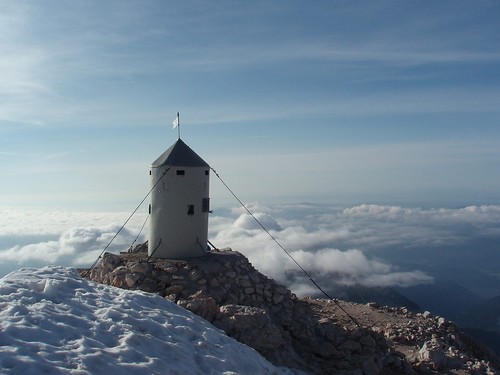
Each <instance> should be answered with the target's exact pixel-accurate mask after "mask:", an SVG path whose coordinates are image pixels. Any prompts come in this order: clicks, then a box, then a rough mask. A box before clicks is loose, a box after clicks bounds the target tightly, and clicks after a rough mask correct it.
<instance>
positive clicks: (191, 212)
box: [187, 204, 194, 216]
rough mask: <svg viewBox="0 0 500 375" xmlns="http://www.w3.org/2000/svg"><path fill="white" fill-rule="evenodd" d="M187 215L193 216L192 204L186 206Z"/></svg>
mask: <svg viewBox="0 0 500 375" xmlns="http://www.w3.org/2000/svg"><path fill="white" fill-rule="evenodd" d="M187 214H188V215H189V216H193V215H194V204H188V212H187Z"/></svg>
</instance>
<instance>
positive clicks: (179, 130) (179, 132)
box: [177, 112, 181, 139]
mask: <svg viewBox="0 0 500 375" xmlns="http://www.w3.org/2000/svg"><path fill="white" fill-rule="evenodd" d="M177 136H178V137H179V138H178V139H181V119H180V118H179V112H177Z"/></svg>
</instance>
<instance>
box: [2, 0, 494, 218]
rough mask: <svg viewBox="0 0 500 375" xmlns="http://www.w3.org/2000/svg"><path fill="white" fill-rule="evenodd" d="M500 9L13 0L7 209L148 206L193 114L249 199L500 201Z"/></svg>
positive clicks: (226, 173)
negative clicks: (175, 126) (156, 172)
mask: <svg viewBox="0 0 500 375" xmlns="http://www.w3.org/2000/svg"><path fill="white" fill-rule="evenodd" d="M499 18H500V4H499V3H498V2H495V1H481V2H472V1H440V2H433V1H425V2H411V1H377V2H372V1H318V2H299V1H276V2H260V1H252V2H229V1H228V2H226V1H219V2H216V3H213V2H204V1H183V2H170V1H169V2H167V1H106V2H102V1H86V2H61V1H44V2H43V3H40V2H38V1H10V2H8V1H5V2H1V3H0V50H1V57H0V71H1V72H2V74H1V75H0V98H1V100H0V170H1V174H0V206H14V207H18V206H30V207H32V206H36V207H44V208H49V209H55V208H57V209H65V210H73V209H74V210H77V209H78V210H81V209H92V210H95V209H106V210H125V211H127V210H129V209H132V208H133V207H135V204H136V203H138V202H139V201H140V200H141V199H142V197H143V196H144V195H145V193H146V192H147V191H148V189H149V176H148V170H149V169H148V168H149V164H150V163H151V162H152V161H153V160H154V159H156V157H157V156H158V155H160V154H161V153H162V152H163V151H164V150H165V149H166V148H168V147H169V146H170V145H171V144H172V143H173V142H175V140H176V138H177V133H176V132H175V131H174V130H171V122H172V120H173V119H174V117H175V113H176V112H177V111H179V112H180V114H181V132H182V133H181V135H182V138H183V139H184V141H185V142H186V143H187V144H189V145H190V146H191V147H192V148H193V149H194V150H195V151H197V152H198V153H199V154H200V155H201V156H202V157H203V158H204V159H205V160H206V161H207V162H208V163H209V164H210V165H211V166H212V167H213V168H215V169H216V170H217V171H218V172H219V173H220V175H221V176H222V177H223V178H224V179H225V180H226V182H227V183H228V184H229V185H230V186H231V187H232V188H233V190H235V191H236V192H237V193H238V194H239V195H240V197H241V199H242V200H244V201H261V202H269V203H279V202H302V201H311V202H329V203H391V204H392V203H394V204H400V203H403V204H408V205H432V206H446V205H456V206H465V205H469V204H491V203H493V204H498V203H500V121H499V120H500V85H499V83H500V73H499V72H500V46H499V44H498V40H500V26H499V25H498V19H499ZM211 189H212V202H213V203H212V204H213V205H217V204H223V203H225V202H227V201H231V199H232V198H231V197H230V196H229V195H228V193H227V192H226V191H225V190H224V188H223V187H222V185H221V184H220V183H219V182H218V181H217V180H216V179H215V177H213V178H212V183H211Z"/></svg>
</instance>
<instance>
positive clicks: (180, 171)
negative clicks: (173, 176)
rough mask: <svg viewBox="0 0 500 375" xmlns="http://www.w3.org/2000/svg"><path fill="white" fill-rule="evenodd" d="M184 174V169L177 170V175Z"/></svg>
mask: <svg viewBox="0 0 500 375" xmlns="http://www.w3.org/2000/svg"><path fill="white" fill-rule="evenodd" d="M185 174H186V171H185V170H184V169H178V170H177V176H184V175H185Z"/></svg>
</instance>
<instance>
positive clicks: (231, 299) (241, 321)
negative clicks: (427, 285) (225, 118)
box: [80, 244, 498, 375]
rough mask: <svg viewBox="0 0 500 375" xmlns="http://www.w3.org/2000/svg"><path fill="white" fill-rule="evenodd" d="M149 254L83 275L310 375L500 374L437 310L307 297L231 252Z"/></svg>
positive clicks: (133, 254)
mask: <svg viewBox="0 0 500 375" xmlns="http://www.w3.org/2000/svg"><path fill="white" fill-rule="evenodd" d="M145 251H147V244H142V245H138V246H136V247H135V248H133V249H130V250H129V252H127V253H122V254H120V255H115V254H111V253H105V254H104V256H103V257H102V259H101V260H100V262H99V263H98V265H97V266H96V267H94V268H93V269H92V270H91V271H90V273H89V274H88V275H87V270H80V272H81V274H82V275H85V276H86V277H88V278H89V279H91V280H93V281H96V282H99V283H103V284H108V285H113V286H116V287H119V288H125V289H138V290H142V291H146V292H150V293H156V294H159V295H161V296H163V297H165V298H167V299H169V300H170V301H172V302H175V303H177V304H178V305H180V306H182V307H184V308H186V309H188V310H190V311H192V312H193V313H195V314H197V315H199V316H201V317H202V318H204V319H206V320H207V321H209V322H211V323H212V324H213V325H214V326H216V327H218V328H220V329H222V330H224V331H225V332H226V333H227V334H228V335H229V336H231V337H233V338H235V339H236V340H238V341H240V342H242V343H244V344H246V345H248V346H250V347H252V348H254V349H255V350H257V351H258V352H259V353H261V354H262V355H263V356H264V357H265V358H267V359H268V360H269V361H271V362H272V363H274V364H275V365H278V366H287V367H290V368H295V369H300V370H302V371H305V372H307V373H310V374H339V375H354V374H356V375H377V374H407V375H411V374H439V373H449V374H487V375H492V374H496V372H495V369H494V367H498V362H497V361H496V358H495V357H494V356H493V355H491V354H490V353H489V352H488V351H487V350H486V349H484V348H482V347H481V346H479V345H477V344H476V343H475V342H474V341H472V340H471V339H470V338H468V337H467V336H465V335H464V334H463V333H461V332H460V331H459V329H458V328H457V327H456V326H455V324H453V323H452V322H449V321H446V320H445V319H444V318H441V317H433V316H432V314H430V313H429V312H424V313H413V312H410V311H408V310H407V309H406V308H389V307H380V306H378V305H376V304H374V303H370V304H367V305H359V304H354V303H348V302H345V301H331V300H321V299H314V298H308V297H306V298H303V299H299V298H297V297H296V296H295V295H294V294H293V293H291V292H290V291H289V290H288V289H287V288H285V287H284V286H282V285H279V284H278V283H276V282H275V281H274V280H272V279H269V278H268V277H267V276H265V275H263V274H261V273H260V272H258V271H257V270H256V269H255V268H254V267H253V266H252V265H251V264H250V262H249V261H248V259H247V258H246V257H244V256H243V255H242V254H240V253H238V252H235V251H232V250H231V249H224V250H217V251H213V252H211V253H209V254H207V255H206V256H204V257H201V258H191V259H185V260H168V259H154V258H153V259H150V260H149V261H147V253H146V252H145ZM340 307H342V308H343V310H341V309H340ZM344 311H347V312H348V313H349V314H350V315H352V316H356V320H357V321H358V323H359V325H360V326H358V325H357V324H356V322H353V321H352V320H351V319H349V318H348V317H347V316H346V314H345V313H344ZM375 318H376V319H375ZM380 322H386V323H385V325H383V326H380V325H379V324H380Z"/></svg>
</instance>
